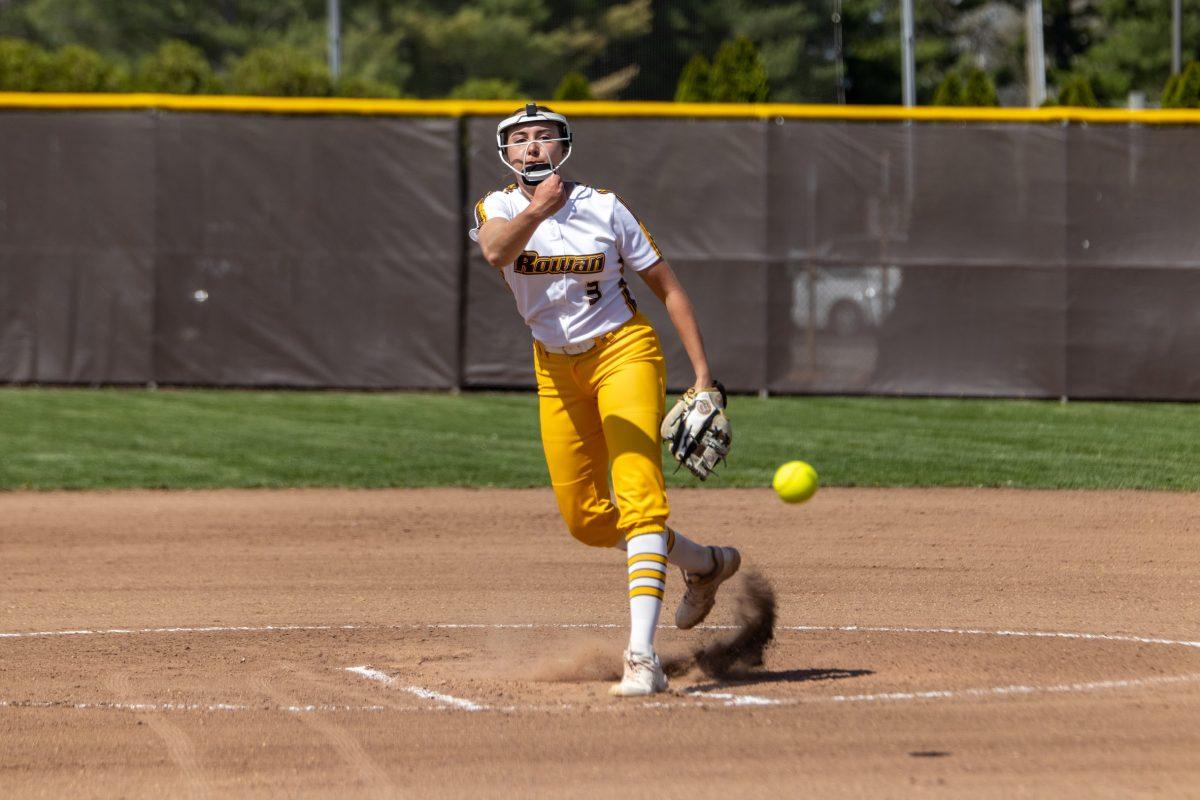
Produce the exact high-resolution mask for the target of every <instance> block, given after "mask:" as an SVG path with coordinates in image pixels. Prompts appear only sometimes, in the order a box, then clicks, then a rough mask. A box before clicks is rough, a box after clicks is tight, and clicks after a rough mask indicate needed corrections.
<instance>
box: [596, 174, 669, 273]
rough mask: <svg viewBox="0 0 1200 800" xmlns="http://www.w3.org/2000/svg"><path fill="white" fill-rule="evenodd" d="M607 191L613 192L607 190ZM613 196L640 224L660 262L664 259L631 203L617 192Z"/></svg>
mask: <svg viewBox="0 0 1200 800" xmlns="http://www.w3.org/2000/svg"><path fill="white" fill-rule="evenodd" d="M597 191H599V190H597ZM605 191H612V190H609V189H606V190H605ZM612 195H613V197H615V198H617V202H618V203H620V204H621V205H623V206H625V210H626V211H628V212H629V213H630V215H631V216H632V217H633V219H634V221H635V222H636V223H637V224H638V227H639V228H641V229H642V235H643V236H645V237H646V241H648V242H650V249H652V250H653V251H654V255H656V256H658V257H659V260H661V259H662V257H663V254H662V250H659V249H658V245H657V244H655V243H654V237H653V236H651V235H650V231H648V230H646V225H645V224H644V223H643V222H642V218H641V217H639V216H638V215H637V212H636V211H634V210H633V209H632V208H630V206H629V203H626V202H625V198H624V197H621V195H619V194H617V193H616V192H612Z"/></svg>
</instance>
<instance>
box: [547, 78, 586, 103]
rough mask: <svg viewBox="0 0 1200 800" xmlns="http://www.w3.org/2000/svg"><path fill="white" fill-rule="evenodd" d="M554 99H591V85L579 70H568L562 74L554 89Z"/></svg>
mask: <svg viewBox="0 0 1200 800" xmlns="http://www.w3.org/2000/svg"><path fill="white" fill-rule="evenodd" d="M554 99H555V100H591V99H593V98H592V87H591V85H590V84H589V83H588V79H587V78H585V77H584V76H583V73H581V72H568V73H567V74H566V75H563V79H562V80H561V81H560V82H559V84H558V88H557V89H555V90H554Z"/></svg>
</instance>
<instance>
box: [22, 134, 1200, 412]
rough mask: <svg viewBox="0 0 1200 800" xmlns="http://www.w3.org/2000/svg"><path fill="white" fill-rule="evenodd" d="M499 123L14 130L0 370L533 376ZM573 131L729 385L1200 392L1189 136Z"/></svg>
mask: <svg viewBox="0 0 1200 800" xmlns="http://www.w3.org/2000/svg"><path fill="white" fill-rule="evenodd" d="M495 122H496V121H495V120H494V119H491V118H483V117H479V118H467V119H466V120H465V121H464V122H462V123H461V127H460V122H459V120H457V119H453V118H449V117H445V118H421V117H388V116H375V117H351V116H346V117H338V116H294V117H280V116H269V115H237V114H224V113H175V112H167V113H154V112H149V111H145V110H133V111H63V112H42V111H32V112H31V111H8V112H4V113H0V138H2V140H3V141H4V143H5V147H4V148H3V149H2V150H0V168H2V170H3V172H2V173H0V178H2V180H0V237H2V238H0V380H4V381H10V382H12V381H16V382H63V383H102V382H103V383H107V382H116V383H128V382H151V381H157V382H163V383H186V384H201V385H245V386H266V385H290V386H340V387H361V388H370V387H398V388H417V387H431V388H448V387H453V386H456V385H464V386H529V385H531V384H532V373H531V366H530V341H529V334H528V331H527V329H526V328H525V326H524V325H523V323H522V322H521V320H520V319H519V318H518V317H517V314H516V311H515V308H514V306H513V302H512V298H511V296H510V295H509V293H508V292H507V291H506V289H505V287H504V284H503V281H502V280H501V279H500V277H499V274H498V273H497V271H496V270H494V269H493V268H492V267H490V266H488V265H487V264H486V262H484V261H483V259H482V258H481V257H480V255H479V254H478V251H477V248H476V247H474V246H473V245H469V244H468V243H467V242H466V241H465V239H464V235H465V230H466V228H467V227H468V218H469V209H470V206H471V205H472V204H473V203H474V201H475V200H476V199H478V198H479V197H480V196H482V195H483V194H484V192H486V191H487V190H489V189H492V188H499V187H501V186H503V185H505V184H506V183H508V182H510V181H511V174H510V173H508V172H507V171H506V170H505V169H504V167H503V166H502V165H501V164H500V163H499V161H498V159H497V158H496V153H495V149H494V131H495ZM574 128H575V135H576V141H577V146H576V152H575V154H574V155H573V156H572V160H571V161H570V163H569V164H568V166H567V170H566V172H567V173H568V176H569V177H573V178H575V179H578V180H582V181H585V182H588V183H592V184H594V185H597V186H602V187H605V188H610V189H613V190H615V191H617V192H619V193H620V194H621V195H622V197H623V198H624V199H625V200H626V202H627V203H628V204H629V205H630V206H631V207H632V208H633V209H634V210H635V211H636V212H637V213H638V214H639V215H640V216H641V217H642V219H643V221H644V222H645V223H646V225H647V227H648V228H649V229H650V230H651V232H652V233H653V234H654V236H655V238H656V240H657V242H658V244H659V245H660V247H661V248H662V249H663V251H664V253H665V254H666V255H667V257H668V258H669V260H670V261H671V263H672V265H673V266H674V268H675V269H676V271H677V272H678V273H679V274H680V276H681V277H682V279H683V281H684V283H685V285H686V286H687V287H688V289H689V292H690V293H691V295H692V298H693V301H694V302H695V304H696V307H697V309H698V311H699V313H700V317H701V320H702V324H703V328H704V332H705V337H706V340H707V343H708V346H709V350H710V356H711V360H712V363H713V369H714V373H715V374H716V375H717V376H718V377H720V378H722V379H723V380H724V381H725V382H726V384H727V385H728V386H729V387H730V388H732V389H736V390H741V391H756V390H763V389H766V390H770V391H772V392H801V393H803V392H837V393H842V392H852V393H859V392H861V393H876V394H911V393H917V394H935V395H978V396H1028V397H1058V396H1073V397H1097V398H1098V397H1130V398H1134V397H1141V398H1161V399H1200V372H1198V371H1197V370H1195V369H1194V365H1195V364H1196V363H1198V361H1200V310H1198V309H1200V304H1197V303H1196V301H1195V298H1196V297H1197V296H1200V258H1198V256H1197V253H1200V226H1197V225H1195V224H1194V222H1193V221H1192V216H1193V214H1192V209H1193V208H1195V207H1196V205H1197V202H1196V201H1197V200H1200V185H1198V184H1197V183H1196V182H1195V181H1194V180H1191V176H1190V174H1189V172H1188V171H1187V170H1186V169H1182V168H1181V166H1180V165H1186V164H1189V163H1192V162H1193V161H1195V160H1196V158H1197V157H1200V138H1198V137H1197V136H1196V133H1195V128H1190V127H1147V126H1139V125H1063V124H1035V123H1001V122H985V123H935V122H908V121H890V122H888V121H885V122H846V121H834V120H825V121H813V120H797V119H787V120H784V119H770V118H767V119H719V118H714V119H677V118H676V119H661V118H652V117H651V118H630V119H613V118H603V117H581V118H579V119H578V120H576V122H575V125H574ZM464 189H465V194H464ZM632 284H633V290H634V292H635V295H636V296H637V298H638V300H639V301H640V303H641V306H642V307H643V308H644V309H645V310H646V311H647V313H648V314H649V315H650V316H651V318H652V319H654V320H655V321H656V322H657V323H658V324H659V330H660V335H661V336H662V338H663V342H664V345H665V347H666V349H667V355H668V364H669V382H670V383H671V385H672V386H673V387H679V386H683V385H686V384H687V383H690V379H691V376H690V374H689V365H688V362H687V359H686V357H685V356H684V354H683V351H682V348H681V346H680V344H679V341H678V338H677V337H676V336H675V334H674V331H673V330H672V329H671V326H670V325H669V322H668V321H667V320H666V316H665V313H664V311H663V309H662V306H661V304H659V303H658V302H657V301H656V300H655V299H654V298H653V297H652V296H651V295H650V293H649V291H648V290H647V289H646V287H645V286H644V285H642V284H641V283H640V282H639V281H636V280H634V281H632Z"/></svg>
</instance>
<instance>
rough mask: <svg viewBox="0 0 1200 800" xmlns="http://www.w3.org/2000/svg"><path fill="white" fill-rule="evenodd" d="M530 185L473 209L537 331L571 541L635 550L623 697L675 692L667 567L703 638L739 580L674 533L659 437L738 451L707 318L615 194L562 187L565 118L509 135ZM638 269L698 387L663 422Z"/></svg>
mask: <svg viewBox="0 0 1200 800" xmlns="http://www.w3.org/2000/svg"><path fill="white" fill-rule="evenodd" d="M496 145H497V148H498V150H499V153H500V158H501V161H503V162H504V164H505V165H506V166H507V167H508V168H509V169H511V170H512V171H513V172H515V173H516V175H517V181H516V183H514V184H512V185H510V186H508V187H507V188H505V189H502V190H499V191H494V192H490V193H488V194H487V195H486V196H485V197H484V198H483V199H481V200H480V201H479V202H478V203H477V204H476V206H475V227H474V228H473V229H472V230H471V232H470V235H471V238H472V239H473V240H475V241H476V242H478V243H479V246H480V248H481V249H482V251H483V255H484V257H485V258H486V259H487V260H488V262H489V263H490V264H491V265H492V266H494V267H496V268H498V269H500V270H501V271H502V273H503V276H504V280H505V281H506V282H507V283H508V286H509V287H510V288H511V290H512V293H513V296H514V297H515V298H516V302H517V310H518V311H519V312H520V313H521V315H522V316H523V317H524V318H525V322H526V324H528V325H529V328H530V330H531V332H532V334H533V360H534V370H535V373H536V375H537V385H538V402H539V417H540V422H541V435H542V445H543V447H544V449H545V453H546V464H547V466H548V467H549V471H550V480H551V483H552V484H553V487H554V494H555V496H556V498H557V500H558V508H559V511H560V512H561V513H562V516H563V520H564V521H565V522H566V524H567V528H568V529H569V530H570V532H571V535H572V536H574V537H575V538H576V539H578V540H579V541H581V542H583V543H584V544H587V545H591V546H593V547H612V548H618V549H620V550H623V551H625V552H626V562H627V565H628V576H629V577H628V580H629V609H630V634H629V646H628V648H627V650H626V651H625V669H624V676H623V678H622V680H621V682H620V683H618V684H616V685H614V686H613V687H612V689H611V693H612V694H614V695H619V696H635V695H648V694H654V693H656V692H661V691H663V690H665V689H666V688H667V679H666V676H665V675H664V674H663V670H662V665H661V663H660V661H659V659H658V656H657V655H656V654H655V652H654V632H655V627H656V626H657V624H658V617H659V612H660V610H661V608H662V602H663V596H664V590H665V589H666V577H667V575H666V565H667V564H668V563H670V564H674V565H676V566H678V567H679V568H680V570H681V571H682V572H683V575H684V580H685V585H686V592H685V594H684V597H683V599H682V600H681V601H680V603H679V607H678V609H677V610H676V615H675V624H676V625H677V626H678V627H680V628H691V627H693V626H694V625H697V624H698V623H699V622H700V621H701V620H703V619H704V618H705V617H706V616H707V615H708V613H709V611H710V610H711V609H712V607H713V604H714V602H715V598H716V592H717V587H718V586H720V584H721V583H722V582H723V581H725V580H727V579H728V578H729V577H730V576H732V575H733V574H734V573H735V572H737V570H738V567H739V566H740V564H741V556H740V555H739V554H738V551H737V550H735V549H734V548H732V547H705V546H701V545H699V544H697V543H695V542H693V541H691V540H690V539H688V538H687V537H685V536H682V535H680V534H679V533H677V532H675V531H673V530H671V528H669V527H668V526H667V517H668V513H669V510H668V506H667V496H666V490H665V488H664V481H663V471H662V450H661V447H662V446H661V443H660V437H662V438H666V439H667V440H668V441H669V443H670V448H671V452H672V454H673V455H674V456H675V457H676V458H677V459H678V460H679V461H680V462H681V463H682V464H684V465H685V466H687V467H688V468H689V469H690V470H692V471H693V472H695V473H696V474H697V475H699V476H700V477H701V478H704V477H705V476H706V475H707V474H708V473H709V472H711V471H712V467H713V466H714V465H715V464H716V463H717V462H719V461H720V460H721V459H722V458H723V457H724V455H725V453H726V452H728V446H729V443H730V431H729V425H728V421H727V420H726V418H725V416H724V414H723V413H722V408H723V407H724V405H725V396H724V391H723V389H720V388H719V384H714V382H713V379H712V375H711V374H710V373H709V367H708V359H707V357H706V355H705V352H704V343H703V340H702V339H701V336H700V328H699V325H698V324H697V321H696V315H695V312H694V311H693V309H692V304H691V301H690V300H689V299H688V296H687V293H686V292H685V291H684V289H683V287H682V286H681V285H680V283H679V281H678V280H677V279H676V277H675V274H674V273H673V272H672V271H671V267H670V266H669V265H668V264H667V262H666V261H665V260H664V259H663V256H662V253H661V252H660V251H659V249H658V247H657V246H656V245H655V243H654V240H653V239H652V238H651V237H650V234H649V232H648V231H647V230H646V228H645V226H643V225H642V224H641V223H640V222H639V221H638V219H637V218H636V217H635V216H634V215H633V213H632V212H631V211H630V210H629V208H628V206H626V205H625V203H624V202H623V201H622V200H621V198H620V197H618V196H617V195H616V194H615V193H613V192H611V191H609V190H607V189H598V188H593V187H591V186H585V185H583V184H580V183H571V182H567V181H564V180H563V179H562V177H561V176H560V175H559V174H558V171H559V168H560V167H561V166H562V165H563V163H564V162H565V161H566V160H567V159H568V158H569V157H570V155H571V149H572V135H571V128H570V125H569V123H568V122H567V119H566V117H564V116H563V115H561V114H556V113H554V112H553V111H551V110H550V109H548V108H545V107H544V106H536V105H534V104H532V103H531V104H528V105H526V106H525V108H523V109H522V110H520V111H518V112H516V113H514V114H513V115H512V116H510V117H508V118H507V119H505V120H503V121H502V122H501V123H500V124H499V125H498V126H497V128H496ZM626 269H628V270H630V271H631V272H635V273H637V275H638V277H640V278H641V279H642V280H643V281H645V283H646V285H647V286H649V287H650V290H651V291H652V292H653V293H654V294H655V295H656V296H657V297H658V298H659V300H661V301H662V302H663V303H664V304H665V306H666V310H667V313H668V315H669V316H670V318H671V322H672V323H673V324H674V325H675V328H676V330H677V331H678V332H679V336H680V338H681V339H682V341H683V345H684V348H685V350H686V351H687V355H688V358H689V359H690V360H691V362H692V368H693V369H694V370H695V374H696V381H695V384H694V386H693V388H692V389H690V390H688V392H687V394H686V395H685V396H684V398H683V399H681V400H680V402H679V403H678V404H677V405H676V407H675V408H674V409H672V411H671V413H670V414H669V415H667V417H666V419H665V420H664V415H663V411H664V395H665V388H666V383H665V381H666V370H665V366H664V361H663V354H662V349H661V347H660V346H659V341H658V336H657V334H656V333H655V331H654V328H653V327H652V326H651V324H650V322H649V321H648V320H647V319H646V317H645V316H643V315H642V314H641V313H640V312H639V311H638V310H637V303H636V302H635V301H634V298H633V294H632V292H631V291H630V289H629V285H628V284H627V283H626V280H625V271H626Z"/></svg>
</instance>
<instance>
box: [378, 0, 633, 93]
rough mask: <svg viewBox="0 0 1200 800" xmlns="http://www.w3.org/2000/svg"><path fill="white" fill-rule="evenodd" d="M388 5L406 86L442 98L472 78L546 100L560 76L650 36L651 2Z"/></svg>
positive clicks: (422, 1) (425, 1) (420, 1)
mask: <svg viewBox="0 0 1200 800" xmlns="http://www.w3.org/2000/svg"><path fill="white" fill-rule="evenodd" d="M388 5H389V6H390V7H389V8H388V13H387V25H388V27H389V28H392V29H395V30H399V31H403V32H404V35H403V39H402V41H400V42H399V43H398V45H397V48H396V53H395V56H396V58H397V59H398V60H399V61H401V62H402V63H405V64H409V65H411V67H412V73H411V77H410V79H409V81H408V83H407V85H406V86H405V88H406V89H409V90H411V91H412V92H413V93H415V94H417V95H418V96H425V97H430V96H445V94H446V92H447V91H449V90H450V89H451V87H461V86H463V85H472V84H467V83H466V82H467V81H468V80H469V79H472V78H474V79H481V80H484V79H495V80H499V81H503V82H506V83H507V84H508V85H515V86H518V87H520V88H521V89H523V90H525V91H527V92H529V94H531V95H534V96H539V97H545V96H549V95H551V94H552V93H553V92H554V89H555V87H556V85H557V83H556V82H557V80H558V76H561V75H563V74H565V73H567V72H571V71H579V70H584V69H587V68H588V67H589V65H591V64H592V63H593V62H594V61H596V60H597V59H598V58H600V57H601V56H602V55H604V54H605V53H606V52H607V51H608V50H609V49H610V48H612V47H613V46H614V45H615V44H616V43H617V42H620V41H623V40H625V39H628V38H630V37H632V36H635V35H644V34H645V33H648V32H649V21H650V4H649V0H630V1H629V2H626V3H623V4H619V5H615V6H609V5H607V4H604V3H597V2H585V0H566V1H565V2H556V3H551V2H549V0H467V2H459V3H450V2H435V0H412V1H411V2H393V3H390V4H388ZM621 66H625V65H624V64H622V65H621ZM480 85H482V84H480Z"/></svg>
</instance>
